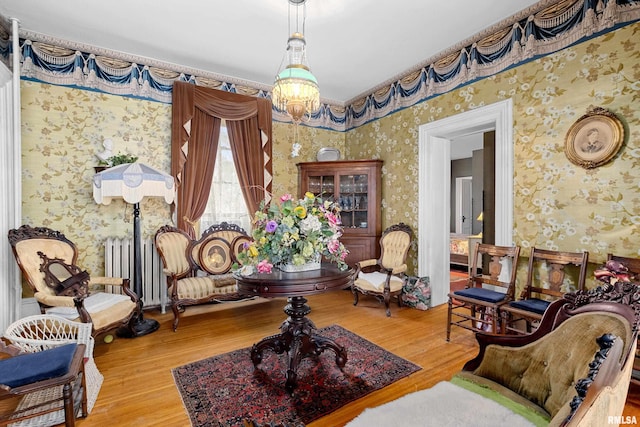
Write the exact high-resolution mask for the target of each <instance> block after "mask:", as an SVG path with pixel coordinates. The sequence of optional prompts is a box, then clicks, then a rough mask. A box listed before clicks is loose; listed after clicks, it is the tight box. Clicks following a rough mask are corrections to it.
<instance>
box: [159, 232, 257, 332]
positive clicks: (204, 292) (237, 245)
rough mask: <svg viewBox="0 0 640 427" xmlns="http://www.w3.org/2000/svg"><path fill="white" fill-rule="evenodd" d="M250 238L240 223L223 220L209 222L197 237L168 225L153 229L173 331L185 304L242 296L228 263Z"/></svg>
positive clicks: (232, 299) (231, 264) (212, 301)
mask: <svg viewBox="0 0 640 427" xmlns="http://www.w3.org/2000/svg"><path fill="white" fill-rule="evenodd" d="M250 240H251V238H250V237H249V236H248V235H247V233H246V232H245V231H244V230H243V229H242V228H241V227H239V226H237V225H235V224H230V223H226V222H223V223H220V224H214V225H212V226H211V227H209V228H208V229H207V230H205V231H204V232H203V233H202V236H201V237H200V238H199V239H197V240H194V239H192V238H191V237H190V236H189V235H188V234H187V233H185V232H184V231H182V230H179V229H177V228H175V227H172V226H169V225H165V226H163V227H161V228H160V229H159V230H158V231H157V232H156V235H155V243H156V248H157V250H158V253H159V254H160V258H161V259H162V263H163V267H164V273H165V275H166V276H167V286H168V291H169V299H170V301H171V309H172V311H173V315H174V320H173V330H174V331H175V330H176V329H177V328H178V322H179V321H180V313H181V312H183V311H184V310H185V309H186V307H188V306H194V305H200V304H209V303H218V302H224V301H239V300H243V299H246V297H243V296H242V295H240V294H238V287H237V285H236V281H235V279H234V278H233V275H232V273H231V267H232V266H233V264H234V263H236V262H237V255H238V253H239V252H240V251H242V250H243V247H244V243H245V242H249V241H250Z"/></svg>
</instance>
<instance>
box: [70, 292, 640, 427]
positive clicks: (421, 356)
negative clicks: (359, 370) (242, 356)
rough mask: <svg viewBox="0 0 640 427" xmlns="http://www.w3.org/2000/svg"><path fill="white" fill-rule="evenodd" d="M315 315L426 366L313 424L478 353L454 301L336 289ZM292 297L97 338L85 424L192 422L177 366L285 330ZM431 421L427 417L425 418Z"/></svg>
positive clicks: (339, 419)
mask: <svg viewBox="0 0 640 427" xmlns="http://www.w3.org/2000/svg"><path fill="white" fill-rule="evenodd" d="M308 300H309V302H308V304H309V305H310V307H311V314H310V315H309V318H310V319H311V320H313V322H314V323H315V325H316V326H317V327H318V328H321V327H324V326H329V325H331V324H339V325H341V326H342V327H344V328H346V329H349V330H351V331H353V332H354V333H356V334H358V335H360V336H362V337H364V338H366V339H368V340H370V341H372V342H374V343H376V344H378V345H380V346H382V347H383V348H385V349H387V350H388V351H391V352H393V353H395V354H397V355H398V356H401V357H404V358H405V359H408V360H410V361H412V362H414V363H416V364H418V365H420V366H421V367H422V370H420V371H418V372H416V373H414V374H412V375H410V376H409V377H407V378H404V379H401V380H400V381H397V382H395V383H394V384H391V385H389V386H387V387H385V388H384V389H382V390H378V391H376V392H373V393H371V394H369V395H367V396H365V397H363V398H361V399H359V400H357V401H355V402H352V403H349V404H347V405H345V406H344V407H342V408H341V409H339V410H337V411H335V412H333V413H331V414H329V415H327V416H325V417H323V418H321V419H319V420H317V421H315V422H313V423H310V424H309V426H311V427H326V426H331V427H338V426H343V425H344V424H345V423H347V422H348V421H350V420H351V419H353V418H354V417H356V416H357V415H358V414H359V413H360V412H362V411H363V410H364V409H365V408H367V407H373V406H377V405H380V404H382V403H384V402H388V401H391V400H394V399H396V398H398V397H400V396H402V395H404V394H407V393H409V392H413V391H416V390H420V389H424V388H428V387H431V386H433V385H434V384H436V383H437V382H439V381H442V380H448V379H449V378H451V376H452V375H453V374H454V373H456V372H457V371H459V370H460V369H461V368H462V365H463V364H464V363H465V362H466V361H467V360H469V359H471V358H473V357H474V356H475V354H476V352H477V345H476V343H475V339H474V338H473V336H472V334H471V333H470V332H468V331H465V330H462V329H460V328H455V329H454V330H453V331H452V338H451V342H449V343H447V342H446V341H445V332H446V314H447V311H446V305H441V306H439V307H436V308H433V309H431V310H428V311H419V310H415V309H411V308H406V307H403V308H398V306H397V304H393V306H392V307H391V317H390V318H387V317H386V316H385V313H384V308H383V306H382V305H381V304H380V303H378V301H377V300H375V299H373V298H369V297H361V298H360V302H359V303H358V305H357V306H355V307H354V306H353V305H352V302H353V297H352V295H351V292H350V291H347V290H344V291H334V292H328V293H326V294H321V295H313V296H309V297H308ZM285 303H286V300H285V299H273V300H268V301H266V302H261V303H259V304H255V303H254V304H252V305H245V306H239V305H237V304H236V305H229V304H225V305H222V304H219V305H216V306H207V307H196V308H191V309H188V310H187V312H186V313H185V315H183V317H182V318H181V320H180V325H179V327H178V331H177V332H173V331H172V329H171V322H172V319H173V315H172V314H171V312H170V310H169V311H168V312H167V313H165V314H162V313H160V312H159V311H150V312H147V313H146V314H145V316H146V317H149V318H155V319H157V320H158V321H159V322H160V324H161V326H160V329H159V330H158V331H157V332H155V333H153V334H150V335H148V336H146V337H140V338H136V339H123V338H117V339H115V340H114V341H113V342H112V343H111V344H105V343H104V342H99V343H96V347H95V351H94V354H95V359H96V364H97V366H98V368H99V369H100V371H101V372H102V373H103V375H104V377H105V380H104V384H103V386H102V389H101V391H100V394H99V396H98V400H97V403H96V405H95V407H94V409H93V411H92V413H91V414H90V415H89V417H88V418H86V419H82V420H78V423H77V424H76V425H78V426H80V427H91V426H116V425H117V426H137V427H140V426H143V427H146V426H160V425H161V426H164V427H170V426H176V427H178V426H189V425H190V422H189V418H188V416H187V413H186V411H185V409H184V406H183V405H182V400H181V398H180V394H179V393H178V390H177V388H176V386H175V384H174V381H173V377H172V374H171V369H172V368H175V367H177V366H181V365H184V364H187V363H190V362H194V361H197V360H201V359H204V358H207V357H210V356H213V355H216V354H221V353H226V352H228V351H231V350H236V349H239V348H243V347H249V346H251V345H252V344H253V343H255V342H257V341H259V340H260V339H262V338H263V337H265V336H267V335H272V334H274V333H277V332H278V327H279V326H280V323H281V322H282V321H283V320H284V319H285V317H286V315H285V314H284V313H283V311H282V310H283V307H284V305H285ZM624 415H634V416H636V417H637V419H639V420H640V391H639V390H638V388H634V387H633V386H632V388H631V393H630V395H629V398H628V399H627V406H626V408H625V412H624ZM425 425H427V424H425Z"/></svg>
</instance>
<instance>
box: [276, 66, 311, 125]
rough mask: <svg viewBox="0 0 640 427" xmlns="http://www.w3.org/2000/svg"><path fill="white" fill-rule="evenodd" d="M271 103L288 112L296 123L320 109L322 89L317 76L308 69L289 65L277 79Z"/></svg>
mask: <svg viewBox="0 0 640 427" xmlns="http://www.w3.org/2000/svg"><path fill="white" fill-rule="evenodd" d="M271 102H272V103H273V105H274V106H275V107H276V108H277V109H278V110H280V111H286V112H287V113H288V114H289V115H290V116H291V118H292V119H293V121H294V122H300V121H301V120H302V118H303V117H304V115H305V114H311V113H313V112H314V111H316V110H317V109H318V108H319V107H320V89H319V88H318V81H317V80H316V78H315V76H314V75H313V74H312V73H311V72H310V71H309V70H308V69H306V67H300V66H296V65H289V66H288V67H287V68H285V69H284V70H282V71H281V72H280V73H279V74H278V75H277V77H276V81H275V84H274V87H273V90H272V92H271Z"/></svg>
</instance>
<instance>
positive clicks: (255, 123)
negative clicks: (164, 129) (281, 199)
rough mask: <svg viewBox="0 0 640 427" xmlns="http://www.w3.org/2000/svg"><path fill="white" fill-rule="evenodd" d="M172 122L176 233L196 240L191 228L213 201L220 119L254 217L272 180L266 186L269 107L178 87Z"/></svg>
mask: <svg viewBox="0 0 640 427" xmlns="http://www.w3.org/2000/svg"><path fill="white" fill-rule="evenodd" d="M172 116H173V122H172V133H171V174H172V175H173V177H174V178H175V180H176V185H177V188H178V205H177V225H178V228H180V229H182V230H184V231H186V232H187V233H189V234H190V235H191V236H192V237H195V230H194V228H193V226H192V224H193V223H195V222H196V221H197V220H198V219H200V216H202V213H203V212H204V208H205V206H206V200H207V199H208V197H209V190H210V188H211V179H212V173H213V164H214V163H215V151H216V150H217V141H218V136H219V134H220V119H224V120H226V121H227V127H228V129H229V140H230V143H231V151H232V153H233V157H234V163H235V166H236V169H237V171H238V176H239V179H240V185H241V186H242V191H243V197H244V199H245V201H246V203H247V206H248V207H249V209H250V212H253V211H255V210H256V209H257V207H258V205H259V203H260V200H262V199H263V198H264V197H265V195H267V194H270V193H271V182H270V180H269V181H268V182H265V176H267V177H268V178H270V177H271V175H272V170H271V102H270V101H269V100H267V99H262V98H255V97H252V96H245V95H238V94H235V93H231V92H224V91H220V90H216V89H209V88H204V87H200V86H195V85H192V84H189V83H184V82H175V83H174V84H173V111H172ZM216 121H217V125H216V124H215V122H216ZM216 128H217V129H216ZM203 146H204V147H203ZM205 147H206V148H205ZM211 150H213V151H214V154H213V155H212V154H211ZM201 157H207V159H204V158H201ZM209 163H211V166H210V167H211V169H210V170H209V169H208V167H209ZM203 198H204V201H202V200H203ZM202 203H204V204H202Z"/></svg>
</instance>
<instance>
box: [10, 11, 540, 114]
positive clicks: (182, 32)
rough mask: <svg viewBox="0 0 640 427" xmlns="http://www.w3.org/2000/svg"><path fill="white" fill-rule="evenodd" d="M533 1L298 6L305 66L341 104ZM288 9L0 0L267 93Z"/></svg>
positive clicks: (50, 30) (36, 22) (34, 24)
mask: <svg viewBox="0 0 640 427" xmlns="http://www.w3.org/2000/svg"><path fill="white" fill-rule="evenodd" d="M538 2H539V0H483V1H478V0H449V1H442V0H438V1H436V0H394V1H389V0H386V1H385V0H307V19H306V34H305V37H306V39H307V57H308V62H309V65H310V67H311V71H312V72H313V73H314V75H315V76H316V78H317V79H318V83H319V85H320V93H321V97H322V98H323V100H324V101H325V102H329V103H336V104H344V103H346V102H348V101H352V100H354V99H356V98H358V97H359V96H360V95H366V94H368V93H370V92H371V91H372V90H373V89H375V88H376V87H377V86H380V85H382V84H384V83H385V82H388V81H391V80H394V79H397V78H398V77H400V76H402V75H403V74H404V73H405V72H406V71H409V70H411V69H413V68H418V67H419V66H420V65H421V64H422V65H424V63H425V61H427V60H430V59H432V58H433V57H434V56H436V55H438V54H439V53H441V52H442V51H444V50H446V49H447V48H450V47H452V46H454V45H456V44H458V43H460V42H463V41H466V40H467V39H468V38H470V37H472V36H474V35H476V34H477V33H480V32H482V31H483V30H485V29H487V28H489V27H491V26H493V25H495V24H497V23H499V22H501V21H503V20H504V19H506V18H509V17H511V16H513V15H515V14H517V13H518V12H520V11H521V10H523V9H526V8H528V7H530V6H532V5H534V4H536V3H538ZM548 2H549V0H546V3H548ZM540 3H541V4H542V3H544V2H540ZM288 5H289V3H288V0H208V1H205V0H192V1H190V2H178V1H175V0H133V1H132V0H110V1H99V0H64V1H55V0H2V2H0V14H1V15H3V16H5V17H6V18H17V19H19V21H20V28H21V29H23V30H27V31H31V32H35V33H40V34H43V35H47V36H52V37H55V38H59V39H64V40H69V41H72V42H78V43H83V44H87V45H91V46H95V47H99V48H106V49H109V50H114V51H119V52H123V53H127V54H132V55H136V56H142V57H148V58H152V59H155V60H160V61H163V62H168V63H173V64H177V65H181V66H187V67H191V68H195V69H198V70H204V71H208V72H212V73H215V74H218V75H222V76H229V77H233V78H237V79H241V80H246V81H250V82H256V83H258V84H260V85H263V86H264V85H266V86H267V87H268V88H270V87H271V85H272V83H273V79H274V77H275V75H276V73H277V72H278V68H279V66H280V63H281V61H282V57H283V55H284V51H285V47H286V42H287V38H288V36H289V34H288V22H287V15H288Z"/></svg>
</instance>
